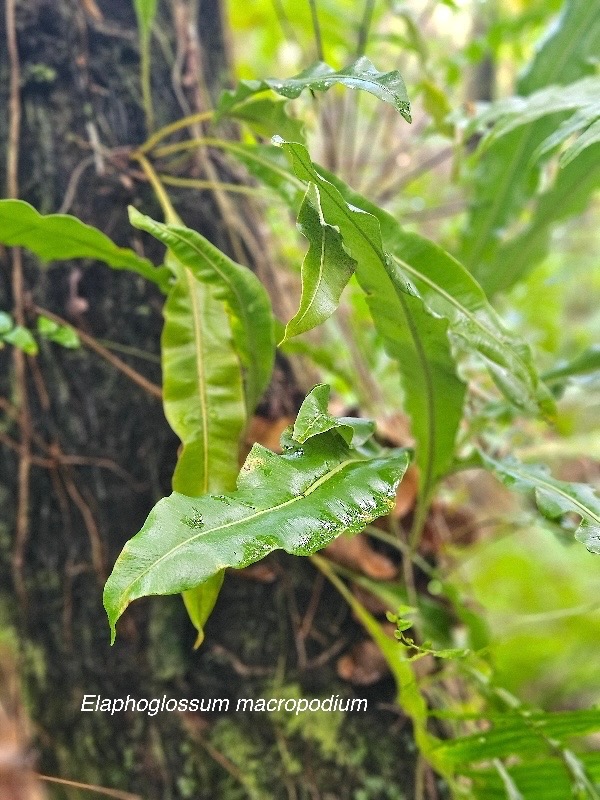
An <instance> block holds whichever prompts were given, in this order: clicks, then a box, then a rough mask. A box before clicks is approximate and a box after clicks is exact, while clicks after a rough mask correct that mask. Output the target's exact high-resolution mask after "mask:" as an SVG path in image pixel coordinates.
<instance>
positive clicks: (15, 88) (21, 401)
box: [5, 0, 31, 609]
mask: <svg viewBox="0 0 600 800" xmlns="http://www.w3.org/2000/svg"><path fill="white" fill-rule="evenodd" d="M15 5H16V1H15V0H6V2H5V11H6V45H7V49H8V60H9V65H10V77H9V104H8V108H9V121H8V146H7V154H6V190H7V192H6V193H7V197H10V198H15V199H16V198H18V196H19V143H20V136H21V94H20V86H21V65H20V62H19V47H18V42H17V27H16V19H15ZM12 292H13V313H14V318H15V322H16V323H17V325H24V324H25V285H24V276H23V257H22V253H21V250H20V249H19V248H18V247H16V248H13V250H12ZM13 362H14V368H15V384H16V392H17V397H18V409H19V428H20V454H19V466H18V470H17V475H18V477H17V481H18V488H17V512H16V525H15V542H14V547H13V554H12V574H13V581H14V585H15V591H16V594H17V597H18V598H19V602H20V604H21V607H22V608H23V609H25V608H26V606H27V590H26V587H25V581H24V577H23V566H24V560H25V548H26V545H27V538H28V536H29V488H30V486H29V481H30V471H31V416H30V412H29V402H28V396H27V357H26V355H25V353H23V351H22V350H20V349H19V348H18V347H15V348H14V349H13Z"/></svg>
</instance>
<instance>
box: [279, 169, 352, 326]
mask: <svg viewBox="0 0 600 800" xmlns="http://www.w3.org/2000/svg"><path fill="white" fill-rule="evenodd" d="M298 227H299V229H300V231H301V232H302V233H303V234H304V236H306V238H307V239H308V241H309V248H308V252H307V253H306V256H305V257H304V261H303V263H302V297H301V299H300V307H299V309H298V311H297V312H296V314H295V315H294V317H293V318H292V319H291V320H290V321H289V322H288V324H287V325H286V328H285V335H284V337H283V340H282V341H283V342H285V341H286V340H287V339H290V338H291V337H292V336H297V335H298V334H300V333H304V332H305V331H309V330H311V329H312V328H316V327H317V325H320V324H321V323H322V322H324V321H325V320H326V319H327V318H328V317H330V316H331V315H332V314H333V312H334V311H335V310H336V308H337V307H338V304H339V301H340V295H341V294H342V291H343V290H344V288H345V287H346V285H347V283H348V281H349V280H350V278H351V277H352V274H353V272H354V267H355V263H356V262H355V261H354V259H353V258H351V257H350V256H349V255H348V253H347V252H346V251H345V250H344V246H343V243H342V237H341V236H340V234H339V231H338V230H337V229H336V228H335V227H333V226H332V225H328V224H327V223H326V222H325V220H324V219H323V211H322V209H321V198H320V193H319V189H318V188H317V187H316V186H315V184H310V185H309V187H308V189H307V191H306V195H305V197H304V200H303V201H302V205H301V206H300V212H299V214H298Z"/></svg>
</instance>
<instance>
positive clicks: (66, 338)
mask: <svg viewBox="0 0 600 800" xmlns="http://www.w3.org/2000/svg"><path fill="white" fill-rule="evenodd" d="M37 329H38V333H39V334H40V336H43V337H44V339H48V340H49V341H51V342H56V344H60V345H62V346H63V347H67V348H69V349H72V350H74V349H76V348H78V347H79V346H80V344H81V342H80V341H79V336H78V335H77V333H76V332H75V330H74V329H73V328H72V327H71V326H70V325H59V324H58V322H54V320H52V319H49V318H48V317H45V316H44V315H43V314H40V316H39V317H38V318H37Z"/></svg>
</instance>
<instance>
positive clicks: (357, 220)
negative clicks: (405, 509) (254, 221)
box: [282, 143, 465, 497]
mask: <svg viewBox="0 0 600 800" xmlns="http://www.w3.org/2000/svg"><path fill="white" fill-rule="evenodd" d="M282 147H283V148H284V150H285V151H286V152H287V153H288V154H289V156H290V158H291V160H292V163H293V166H294V170H295V172H296V174H297V176H298V177H299V178H301V179H302V180H304V181H307V182H313V183H314V184H316V186H317V187H318V189H319V192H320V196H321V208H322V211H323V217H324V219H325V221H326V222H327V223H328V224H329V225H334V226H336V227H338V228H339V231H340V233H341V236H342V238H343V241H344V245H345V247H346V248H347V249H348V251H349V252H350V254H351V255H352V257H353V258H354V259H355V260H356V262H357V265H356V277H357V279H358V282H359V284H360V285H361V287H362V288H363V290H364V291H365V293H366V295H367V302H368V304H369V307H370V310H371V313H372V315H373V320H374V322H375V325H376V327H377V329H378V331H379V332H380V334H381V335H382V337H383V339H384V342H385V346H386V349H387V351H388V353H389V354H390V355H391V356H392V357H393V358H395V359H396V360H397V361H398V364H399V367H400V372H401V375H402V378H403V383H404V388H405V394H406V408H407V411H408V413H409V414H410V416H411V419H412V426H413V434H414V436H415V439H416V440H417V452H416V460H417V463H418V465H419V467H420V470H421V476H422V492H423V495H422V496H423V497H426V496H428V495H429V493H430V491H431V489H432V487H433V485H434V484H435V482H436V481H437V480H438V479H439V478H440V477H441V476H442V475H444V474H445V472H446V470H447V469H448V466H449V464H450V462H451V460H452V454H453V452H454V439H455V436H456V431H457V428H458V425H459V422H460V419H461V417H462V404H463V399H464V393H465V386H464V384H463V383H462V381H461V380H460V379H459V378H458V377H457V375H456V368H455V363H454V359H453V357H452V353H451V351H450V344H449V341H448V335H447V334H448V321H447V320H446V319H443V318H441V317H439V316H437V315H434V314H433V313H431V312H430V311H429V310H428V308H427V307H426V306H425V304H424V302H423V300H422V298H421V297H420V296H419V294H418V293H417V291H416V290H415V289H414V287H412V286H411V285H410V284H409V282H408V281H407V280H406V279H405V278H404V276H403V275H402V273H401V272H400V270H399V269H398V267H397V265H396V264H395V263H394V262H393V261H392V259H391V258H390V257H389V256H388V255H387V254H386V253H385V251H384V245H383V241H382V238H381V230H380V225H379V221H378V220H377V219H376V218H375V217H374V216H373V215H372V214H370V213H367V212H366V211H363V210H362V209H360V208H357V207H356V206H353V205H351V204H349V203H347V202H346V200H345V199H344V197H343V196H342V194H341V193H340V191H339V190H338V189H337V188H336V187H335V186H334V185H333V184H332V183H331V182H329V181H327V180H325V179H324V178H323V177H322V176H321V174H320V173H319V172H318V171H317V169H316V168H315V166H314V164H313V163H312V162H311V160H310V157H309V155H308V152H307V150H306V148H305V147H304V146H303V145H299V144H293V143H282Z"/></svg>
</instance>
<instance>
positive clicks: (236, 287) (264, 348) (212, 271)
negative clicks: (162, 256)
mask: <svg viewBox="0 0 600 800" xmlns="http://www.w3.org/2000/svg"><path fill="white" fill-rule="evenodd" d="M129 214H130V220H131V223H132V225H135V226H136V227H137V228H141V229H142V230H145V231H147V232H148V233H151V234H152V235H153V236H155V237H156V238H157V239H159V240H160V241H161V242H163V244H165V245H166V246H167V247H168V248H169V250H170V251H171V252H172V253H173V255H174V256H175V258H176V259H177V261H178V262H179V263H180V264H182V265H183V266H184V267H185V269H186V270H187V271H189V272H190V273H191V274H192V275H193V276H194V277H195V278H196V279H198V280H199V281H201V282H203V283H205V284H206V285H208V286H211V287H212V289H213V291H212V296H213V297H214V299H215V300H217V301H223V302H225V303H226V304H227V306H228V308H229V310H230V321H231V330H232V333H233V337H234V342H235V348H236V350H237V353H238V355H239V357H240V359H241V361H242V364H243V366H244V367H245V369H246V375H245V382H246V399H247V406H248V411H249V413H252V411H253V410H254V408H255V406H256V404H257V402H258V401H259V400H260V398H261V395H262V394H263V392H264V390H265V389H266V388H267V386H268V384H269V380H270V378H271V371H272V369H273V362H274V359H275V341H274V323H273V314H272V312H271V304H270V301H269V296H268V294H267V292H266V290H265V288H264V286H263V285H262V284H261V282H260V281H259V280H258V278H257V277H256V275H254V273H252V272H251V271H250V270H249V269H248V268H246V267H242V266H240V265H239V264H236V263H235V261H232V260H231V259H230V258H229V257H228V256H226V255H225V254H224V253H222V252H221V251H220V250H219V249H218V248H217V247H215V246H214V245H212V244H211V243H210V242H209V241H208V240H207V239H205V238H204V236H202V235H201V234H199V233H197V232H196V231H192V230H190V229H189V228H186V227H184V226H181V225H163V224H162V223H160V222H155V221H154V220H152V219H150V217H146V216H144V215H143V214H140V213H139V212H138V211H136V210H135V209H134V208H130V211H129ZM214 411H215V413H219V414H220V413H221V412H220V410H218V409H217V408H216V407H215V410H214Z"/></svg>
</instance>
